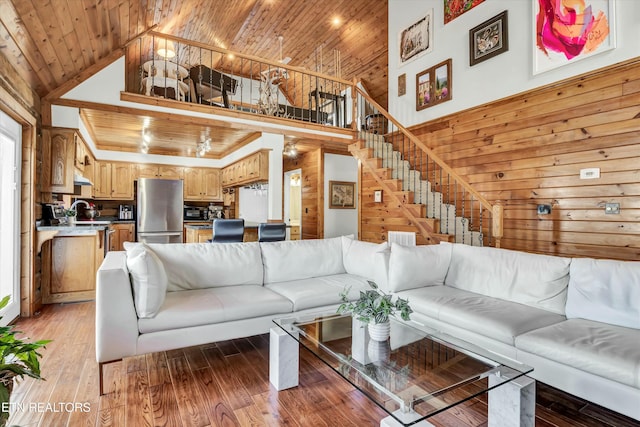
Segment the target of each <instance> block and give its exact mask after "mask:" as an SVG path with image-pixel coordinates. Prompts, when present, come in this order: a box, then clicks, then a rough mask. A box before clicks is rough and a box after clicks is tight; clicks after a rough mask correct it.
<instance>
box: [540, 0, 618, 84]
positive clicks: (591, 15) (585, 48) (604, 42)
mask: <svg viewBox="0 0 640 427" xmlns="http://www.w3.org/2000/svg"><path fill="white" fill-rule="evenodd" d="M534 3H537V4H536V9H537V10H536V11H535V14H534V16H535V20H536V21H535V29H536V35H535V57H534V72H536V73H538V72H543V71H547V70H550V69H552V68H556V67H559V66H562V65H565V64H567V63H569V62H571V61H575V60H578V59H582V58H585V57H587V56H590V55H594V54H596V53H599V52H602V51H605V50H608V49H612V48H614V47H615V44H614V37H613V35H614V34H613V28H614V27H613V21H614V16H613V1H612V0H536V1H535V2H534Z"/></svg>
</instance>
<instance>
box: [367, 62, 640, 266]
mask: <svg viewBox="0 0 640 427" xmlns="http://www.w3.org/2000/svg"><path fill="white" fill-rule="evenodd" d="M411 130H412V131H413V132H414V133H415V134H416V135H417V136H418V137H419V138H420V139H421V140H422V141H424V142H425V143H426V144H427V145H428V146H429V147H431V148H432V149H433V150H434V151H435V152H436V153H437V154H438V155H440V156H441V157H442V158H443V160H444V161H446V162H448V164H449V165H450V166H452V167H453V168H454V170H455V171H456V172H457V173H458V174H460V175H461V176H463V177H465V179H467V180H468V181H469V182H470V183H471V184H472V185H473V186H474V187H475V188H476V189H477V190H479V191H480V192H481V193H482V194H483V195H484V197H486V198H487V199H488V200H489V201H496V200H502V201H504V203H505V223H504V228H505V229H504V238H503V239H502V244H501V246H502V247H503V248H507V249H516V250H523V251H529V252H537V253H545V254H552V255H562V256H586V257H594V258H614V259H622V260H638V259H640V58H636V59H634V60H630V61H626V62H624V63H621V64H618V65H614V66H611V67H607V68H605V69H602V70H598V71H595V72H591V73H588V74H584V75H581V76H578V77H575V78H571V79H567V80H565V81H562V82H559V83H556V84H553V85H549V86H545V87H542V88H539V89H536V90H531V91H528V92H525V93H522V94H519V95H516V96H512V97H509V98H506V99H502V100H499V101H496V102H492V103H488V104H485V105H482V106H479V107H476V108H472V109H469V110H465V111H462V112H459V113H456V114H452V115H449V116H446V117H443V118H440V119H437V120H434V121H430V122H426V123H423V124H421V125H418V126H415V127H413V128H412V129H411ZM593 167H597V168H600V173H601V176H600V178H599V179H591V180H581V179H580V178H579V173H580V169H583V168H593ZM361 179H362V181H361V182H362V189H363V194H362V198H363V200H362V201H363V203H362V205H361V206H362V209H363V212H362V221H361V238H362V239H363V240H369V241H374V242H379V241H383V240H385V239H386V232H387V231H388V230H415V228H414V227H413V226H411V225H410V224H409V223H408V222H407V221H406V220H404V219H402V217H401V215H400V214H399V210H398V209H397V206H393V205H390V204H389V203H382V204H374V203H372V202H373V200H372V198H373V191H374V190H376V189H378V188H377V186H376V185H375V182H374V181H373V180H372V179H371V178H370V177H369V176H368V175H367V174H366V173H363V174H362V175H361ZM609 202H614V203H620V207H621V211H620V214H618V215H608V214H605V206H604V204H605V203H609ZM537 204H550V205H551V206H552V211H551V214H550V215H538V214H537V211H536V206H537Z"/></svg>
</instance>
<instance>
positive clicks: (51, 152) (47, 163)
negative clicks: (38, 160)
mask: <svg viewBox="0 0 640 427" xmlns="http://www.w3.org/2000/svg"><path fill="white" fill-rule="evenodd" d="M76 139H77V134H76V132H75V131H74V130H73V129H60V128H51V129H48V128H45V129H42V191H43V192H45V193H62V194H73V172H74V165H73V162H74V159H75V150H76Z"/></svg>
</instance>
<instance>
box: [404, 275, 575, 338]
mask: <svg viewBox="0 0 640 427" xmlns="http://www.w3.org/2000/svg"><path fill="white" fill-rule="evenodd" d="M398 295H399V296H401V297H403V298H407V299H408V300H409V305H410V306H411V308H412V309H413V310H414V311H416V312H419V313H420V314H423V315H425V316H429V317H432V318H434V319H437V320H440V321H441V322H446V323H448V324H450V325H454V326H457V327H459V328H463V329H466V330H469V331H472V332H475V333H477V334H480V335H484V336H486V337H489V338H493V339H495V340H498V341H501V342H503V343H505V344H509V345H514V340H515V338H516V337H517V336H518V335H520V334H523V333H525V332H528V331H531V330H533V329H536V328H541V327H544V326H548V325H552V324H555V323H558V322H562V321H564V320H565V317H564V316H562V315H559V314H555V313H551V312H549V311H546V310H541V309H538V308H534V307H529V306H527V305H524V304H519V303H515V302H510V301H505V300H502V299H498V298H492V297H487V296H484V295H480V294H474V293H472V292H467V291H463V290H461V289H456V288H451V287H448V286H431V287H426V288H417V289H411V290H408V291H404V292H400V293H398Z"/></svg>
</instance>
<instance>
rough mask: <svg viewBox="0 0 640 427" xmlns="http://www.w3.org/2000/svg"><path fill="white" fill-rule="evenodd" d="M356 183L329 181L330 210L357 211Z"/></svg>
mask: <svg viewBox="0 0 640 427" xmlns="http://www.w3.org/2000/svg"><path fill="white" fill-rule="evenodd" d="M355 190H356V183H355V182H349V181H329V209H355V208H356V195H355V194H356V191H355Z"/></svg>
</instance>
